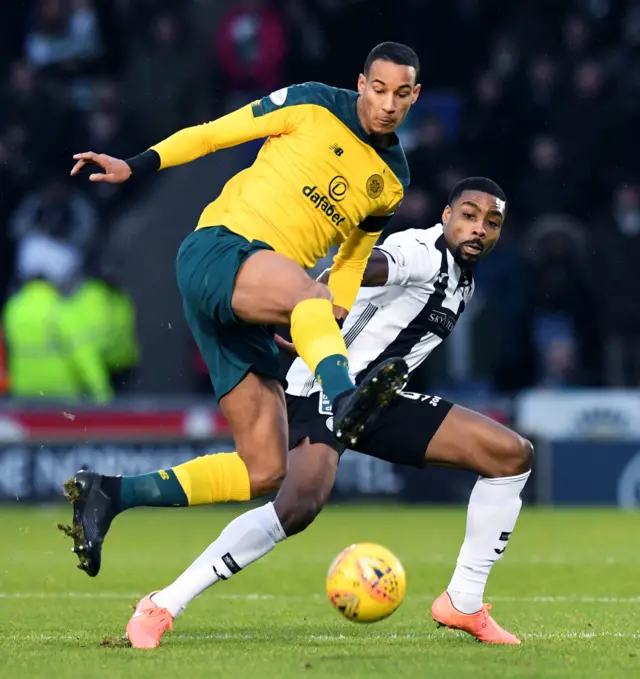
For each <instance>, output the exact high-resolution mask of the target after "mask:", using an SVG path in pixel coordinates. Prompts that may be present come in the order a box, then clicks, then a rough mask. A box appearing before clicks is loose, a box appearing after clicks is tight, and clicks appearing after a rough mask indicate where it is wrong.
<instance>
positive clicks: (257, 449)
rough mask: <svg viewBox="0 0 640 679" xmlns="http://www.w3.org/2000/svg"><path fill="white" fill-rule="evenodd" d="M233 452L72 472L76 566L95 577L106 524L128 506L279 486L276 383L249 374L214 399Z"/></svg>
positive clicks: (241, 495)
mask: <svg viewBox="0 0 640 679" xmlns="http://www.w3.org/2000/svg"><path fill="white" fill-rule="evenodd" d="M220 406H221V408H222V411H223V412H224V414H225V416H226V418H227V420H228V422H229V425H230V428H231V431H232V432H233V434H234V438H235V440H236V445H237V452H234V453H218V454H215V455H205V456H202V457H198V458H196V459H194V460H191V461H190V462H186V463H184V464H181V465H178V466H177V467H174V468H173V469H166V470H165V469H162V470H159V471H157V472H153V473H150V474H142V475H138V476H131V477H114V476H104V475H101V474H96V473H95V472H89V471H80V472H78V473H77V474H76V475H75V476H73V477H72V478H71V479H69V481H67V482H66V483H65V492H66V493H67V496H68V497H69V500H70V501H71V502H72V504H73V525H72V526H63V525H60V526H59V527H60V529H61V530H63V531H64V532H65V533H66V534H67V535H69V536H70V537H72V539H73V541H74V546H73V551H74V552H75V553H76V554H77V555H78V558H79V560H80V563H79V566H78V567H79V568H80V569H81V570H83V571H85V572H86V573H87V574H88V575H90V576H91V577H95V576H96V575H97V574H98V573H99V571H100V566H101V562H102V545H103V542H104V540H105V538H106V536H107V533H108V531H109V528H110V526H111V523H112V521H113V519H114V518H115V517H116V516H117V515H118V514H120V513H121V512H122V511H125V510H126V509H129V508H131V507H136V506H164V507H175V506H187V505H202V504H214V503H217V502H226V501H229V500H235V501H244V500H249V499H251V498H256V497H261V496H262V495H265V494H267V493H270V492H273V491H275V490H277V489H278V488H279V487H280V483H281V481H282V479H283V478H284V475H285V471H286V455H287V449H288V441H287V410H286V403H285V400H284V392H283V389H282V385H281V384H280V382H278V381H277V380H274V379H269V378H263V377H260V376H257V375H254V374H252V373H249V374H248V375H247V376H246V377H245V378H244V379H243V380H242V382H240V384H238V385H237V386H236V387H235V388H234V389H232V390H231V391H230V392H229V393H228V394H226V395H225V396H224V397H223V398H222V399H221V401H220Z"/></svg>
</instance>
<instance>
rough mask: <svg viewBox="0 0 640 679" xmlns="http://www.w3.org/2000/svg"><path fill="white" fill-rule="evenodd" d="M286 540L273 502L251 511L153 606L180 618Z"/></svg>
mask: <svg viewBox="0 0 640 679" xmlns="http://www.w3.org/2000/svg"><path fill="white" fill-rule="evenodd" d="M286 537H287V536H286V535H285V532H284V530H283V528H282V525H281V524H280V519H279V518H278V515H277V514H276V510H275V508H274V506H273V503H272V502H269V503H268V504H266V505H264V506H263V507H258V508H257V509H252V510H251V511H249V512H246V513H244V514H242V515H240V516H238V517H237V518H235V519H234V520H233V521H232V522H231V523H230V524H229V525H228V526H227V527H226V528H225V529H224V530H223V531H222V533H220V537H219V538H218V539H217V540H216V541H215V542H212V543H211V544H210V545H209V546H208V547H207V549H205V551H204V552H203V553H202V554H201V555H200V556H199V557H198V558H197V559H196V560H195V561H194V562H193V563H192V564H191V566H189V568H187V570H186V571H185V572H184V573H183V574H182V575H180V576H179V577H178V579H177V580H176V581H175V582H174V583H173V584H171V585H169V586H168V587H165V589H163V590H162V591H160V592H158V593H157V594H154V595H153V602H154V603H156V604H158V606H161V607H162V608H166V609H167V610H168V611H169V612H170V613H171V615H173V616H174V617H177V616H178V615H180V614H181V613H182V611H184V609H185V608H186V607H187V605H188V604H189V603H190V602H191V601H192V600H193V599H195V598H196V597H197V596H198V595H199V594H202V592H204V590H205V589H207V588H208V587H211V585H213V584H215V583H216V582H218V581H219V580H228V579H229V578H230V577H231V576H232V575H235V574H236V573H237V572H238V571H240V569H242V568H245V567H246V566H248V565H249V564H250V563H253V562H254V561H257V560H258V559H260V558H261V557H263V556H264V555H265V554H267V553H268V552H270V551H271V550H272V549H273V548H274V547H275V546H276V543H277V542H280V541H282V540H284V539H285V538H286Z"/></svg>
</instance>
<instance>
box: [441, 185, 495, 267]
mask: <svg viewBox="0 0 640 679" xmlns="http://www.w3.org/2000/svg"><path fill="white" fill-rule="evenodd" d="M505 211H506V204H505V202H504V201H503V200H500V199H499V198H496V197H495V196H492V195H491V194H490V193H485V192H484V191H463V192H462V195H461V196H460V197H459V198H458V199H457V200H456V201H454V203H453V205H447V207H446V208H445V209H444V212H443V213H442V224H443V226H444V236H445V239H446V241H447V245H448V247H449V250H450V251H451V253H452V254H453V256H454V258H455V260H456V262H457V263H458V264H459V265H460V266H462V267H467V268H468V267H472V266H474V265H475V264H477V262H479V261H480V260H481V259H482V258H483V257H485V256H486V255H488V254H489V253H490V252H491V250H493V248H494V247H495V245H496V243H497V242H498V238H500V232H501V231H502V224H503V222H504V219H505Z"/></svg>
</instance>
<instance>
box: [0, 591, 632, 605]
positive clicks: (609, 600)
mask: <svg viewBox="0 0 640 679" xmlns="http://www.w3.org/2000/svg"><path fill="white" fill-rule="evenodd" d="M438 594H439V593H434V594H419V595H414V596H411V595H409V597H408V600H410V601H431V600H432V599H434V598H435V597H437V596H438ZM143 596H145V593H144V592H0V599H88V600H97V599H116V600H125V599H131V600H132V601H135V600H136V599H140V598H141V597H143ZM212 596H214V597H215V598H216V599H219V600H221V601H283V602H286V601H325V599H326V596H325V595H322V594H309V595H307V596H304V595H301V596H296V595H289V594H258V593H254V594H213V595H212ZM487 600H488V601H496V602H504V603H531V604H556V603H558V604H562V603H572V604H640V596H637V597H610V596H500V595H498V596H489V597H487Z"/></svg>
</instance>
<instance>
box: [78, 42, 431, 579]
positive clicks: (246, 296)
mask: <svg viewBox="0 0 640 679" xmlns="http://www.w3.org/2000/svg"><path fill="white" fill-rule="evenodd" d="M418 74H419V62H418V58H417V56H416V54H415V53H414V51H413V50H412V49H410V48H409V47H407V46H405V45H401V44H398V43H382V44H381V45H378V46H377V47H376V48H374V49H373V50H372V52H371V53H370V54H369V56H368V57H367V59H366V62H365V66H364V72H363V73H362V74H361V75H360V76H359V79H358V91H357V92H353V91H348V90H342V89H337V88H334V87H329V86H327V85H323V84H320V83H305V84H302V85H296V86H292V87H288V88H284V89H281V90H278V91H276V92H273V93H272V94H270V95H269V96H267V97H265V98H263V99H261V100H259V101H256V102H253V103H252V104H249V105H247V106H245V107H243V108H241V109H239V110H237V111H235V112H233V113H230V114H229V115H226V116H224V117H222V118H220V119H218V120H215V121H213V122H210V123H206V124H204V125H199V126H196V127H191V128H187V129H184V130H181V131H179V132H177V133H176V134H174V135H173V136H171V137H169V138H168V139H165V140H164V141H162V142H160V143H159V144H156V145H155V146H153V147H151V148H150V149H149V150H147V151H145V152H144V153H142V154H140V155H139V156H136V157H134V158H131V159H129V160H126V161H125V160H120V159H117V158H112V157H110V156H107V155H103V154H97V153H93V152H89V153H79V154H77V155H75V156H74V158H75V159H76V161H77V162H76V164H75V166H74V168H73V169H72V171H71V174H72V175H75V174H77V173H78V172H79V171H80V170H81V168H83V167H84V166H85V165H88V164H95V165H97V166H98V167H99V169H100V170H101V171H99V172H96V173H93V174H91V175H90V176H89V179H90V180H91V181H95V182H107V183H112V184H118V183H122V182H125V181H127V180H128V179H129V178H130V177H132V176H133V177H136V176H138V175H143V174H145V173H148V172H154V171H156V170H159V169H164V168H167V167H172V166H174V165H180V164H182V163H187V162H190V161H192V160H194V159H196V158H198V157H201V156H203V155H206V154H208V153H212V152H214V151H217V150H220V149H223V148H227V147H230V146H235V145H237V144H241V143H243V142H246V141H249V140H251V139H259V138H264V137H266V138H267V140H266V142H265V143H264V145H263V147H262V149H261V151H260V153H259V155H258V157H257V159H256V161H255V162H254V164H253V165H252V166H251V167H250V168H248V169H246V170H244V171H243V172H240V173H238V174H237V175H236V176H235V177H233V178H232V179H231V180H230V181H229V182H228V183H227V184H226V186H225V187H224V189H223V190H222V193H221V194H220V196H219V197H218V198H217V199H216V200H215V201H214V202H213V203H211V204H210V205H209V206H207V207H206V208H205V210H204V212H203V213H202V216H201V218H200V221H199V223H198V226H197V228H196V230H195V231H194V232H193V233H191V234H190V235H189V236H188V237H187V238H186V239H185V241H184V242H183V244H182V246H181V248H180V251H179V254H178V257H177V278H178V285H179V288H180V292H181V294H182V297H183V302H184V309H185V314H186V319H187V322H188V324H189V326H190V328H191V330H192V332H193V335H194V337H195V339H196V342H197V344H198V346H199V349H200V351H201V353H202V355H203V357H204V359H205V361H206V363H207V366H208V368H209V372H210V375H211V381H212V383H213V386H214V389H215V392H216V395H217V397H218V398H219V401H220V407H221V409H222V411H223V413H224V415H225V416H226V418H227V420H228V421H229V424H230V427H231V430H232V432H233V434H234V437H235V442H236V446H237V453H225V454H217V455H211V456H206V457H203V458H198V459H196V460H193V461H191V462H188V463H186V464H184V465H180V466H179V467H176V468H174V469H171V470H161V471H160V472H156V473H153V474H145V475H141V476H134V477H124V478H122V477H116V480H115V481H113V480H112V481H109V487H106V486H105V487H103V485H104V484H105V483H106V481H104V479H106V478H107V477H100V476H98V475H96V474H91V473H88V472H79V473H78V474H77V475H76V476H75V477H73V478H72V479H70V481H69V482H67V484H66V489H67V492H68V494H69V496H70V498H71V500H72V501H73V504H74V528H73V536H74V542H75V547H74V549H75V551H76V552H77V553H78V555H79V557H80V567H81V568H82V569H83V570H85V571H86V572H87V573H88V574H89V575H92V576H93V575H96V574H97V572H98V570H99V568H100V552H101V544H102V541H103V539H104V536H105V535H106V531H107V530H108V528H109V524H110V523H111V520H112V518H113V517H114V516H115V515H116V514H117V513H118V512H119V511H122V509H126V508H127V506H128V503H129V502H133V501H135V503H136V504H149V503H150V504H154V498H155V499H160V498H162V501H163V504H164V503H166V501H167V499H168V498H169V497H171V498H172V504H175V505H187V504H189V505H193V504H205V503H211V502H224V501H227V500H238V501H242V500H248V499H250V498H254V497H259V496H261V495H264V494H266V493H269V492H271V491H274V490H276V489H277V488H278V487H279V485H280V483H281V482H282V479H283V478H284V475H285V470H286V459H287V449H288V441H287V420H286V406H285V398H284V391H283V387H282V383H281V380H280V363H279V354H278V349H277V347H276V344H275V342H274V331H273V326H275V325H284V324H290V325H291V335H292V339H293V342H294V344H295V346H296V349H297V351H298V353H299V355H300V356H301V357H302V358H303V360H304V361H305V362H306V363H307V365H308V366H309V368H310V369H311V370H312V371H313V372H314V373H315V375H316V376H317V378H318V380H319V381H320V383H321V384H322V387H323V390H324V393H325V395H326V396H327V397H328V399H329V400H330V402H331V403H332V405H333V408H334V410H333V412H334V413H335V431H336V435H337V436H338V438H340V439H341V440H344V441H345V442H347V443H355V441H356V440H357V438H358V436H359V435H361V433H362V432H363V431H365V430H367V429H368V427H369V425H370V424H371V423H372V421H373V420H374V419H375V417H376V416H377V415H378V414H379V413H380V412H381V411H382V410H383V409H384V408H385V407H386V406H387V405H388V404H389V403H390V402H391V401H392V400H393V398H394V397H395V395H396V394H397V393H398V392H399V391H400V389H401V387H402V385H403V383H404V380H405V379H406V373H407V366H406V364H405V362H404V360H403V359H401V358H392V359H390V360H389V361H387V362H386V363H383V364H381V365H380V366H379V368H378V369H377V370H375V371H372V372H371V373H370V375H369V376H368V377H367V378H366V379H365V380H363V382H362V383H361V384H359V385H358V387H357V388H356V387H355V385H354V384H353V382H352V381H351V379H350V377H349V371H348V363H347V351H346V347H345V343H344V340H343V338H342V335H341V333H340V329H339V325H338V324H337V323H336V318H335V317H337V318H338V319H340V318H344V317H345V316H346V314H347V313H348V311H349V309H350V308H351V306H352V304H353V303H354V301H355V298H356V294H357V292H358V289H359V287H360V283H361V280H362V275H363V272H364V269H365V266H366V264H367V260H368V259H369V256H370V254H371V251H372V249H373V246H374V244H375V242H376V240H377V239H378V236H379V235H380V233H381V231H382V229H383V227H384V225H385V224H386V222H387V221H388V219H389V217H390V216H391V215H392V214H393V212H394V211H395V209H396V208H397V207H398V205H399V204H400V202H401V200H402V198H403V195H404V192H405V190H406V187H407V186H408V183H409V170H408V166H407V162H406V158H405V155H404V152H403V150H402V146H401V144H400V142H399V140H398V138H397V136H396V134H395V130H396V128H397V127H398V125H400V124H401V123H402V121H403V120H404V118H405V117H406V115H407V113H408V112H409V109H410V107H411V105H412V104H413V103H415V101H416V99H417V98H418V94H419V91H420V85H419V84H418V83H417V78H418ZM336 244H340V249H339V251H338V254H337V256H336V258H335V260H334V263H333V267H332V270H331V275H330V277H329V281H328V286H326V285H324V284H323V283H320V282H317V281H314V280H312V279H311V278H310V277H309V276H308V275H307V273H306V272H305V271H304V268H308V267H311V266H313V265H314V264H315V262H316V260H317V259H319V258H321V257H323V256H325V255H326V254H327V252H328V251H329V248H330V247H331V246H333V245H336ZM332 302H333V305H332ZM334 313H335V317H334ZM141 500H145V501H143V502H141Z"/></svg>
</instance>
